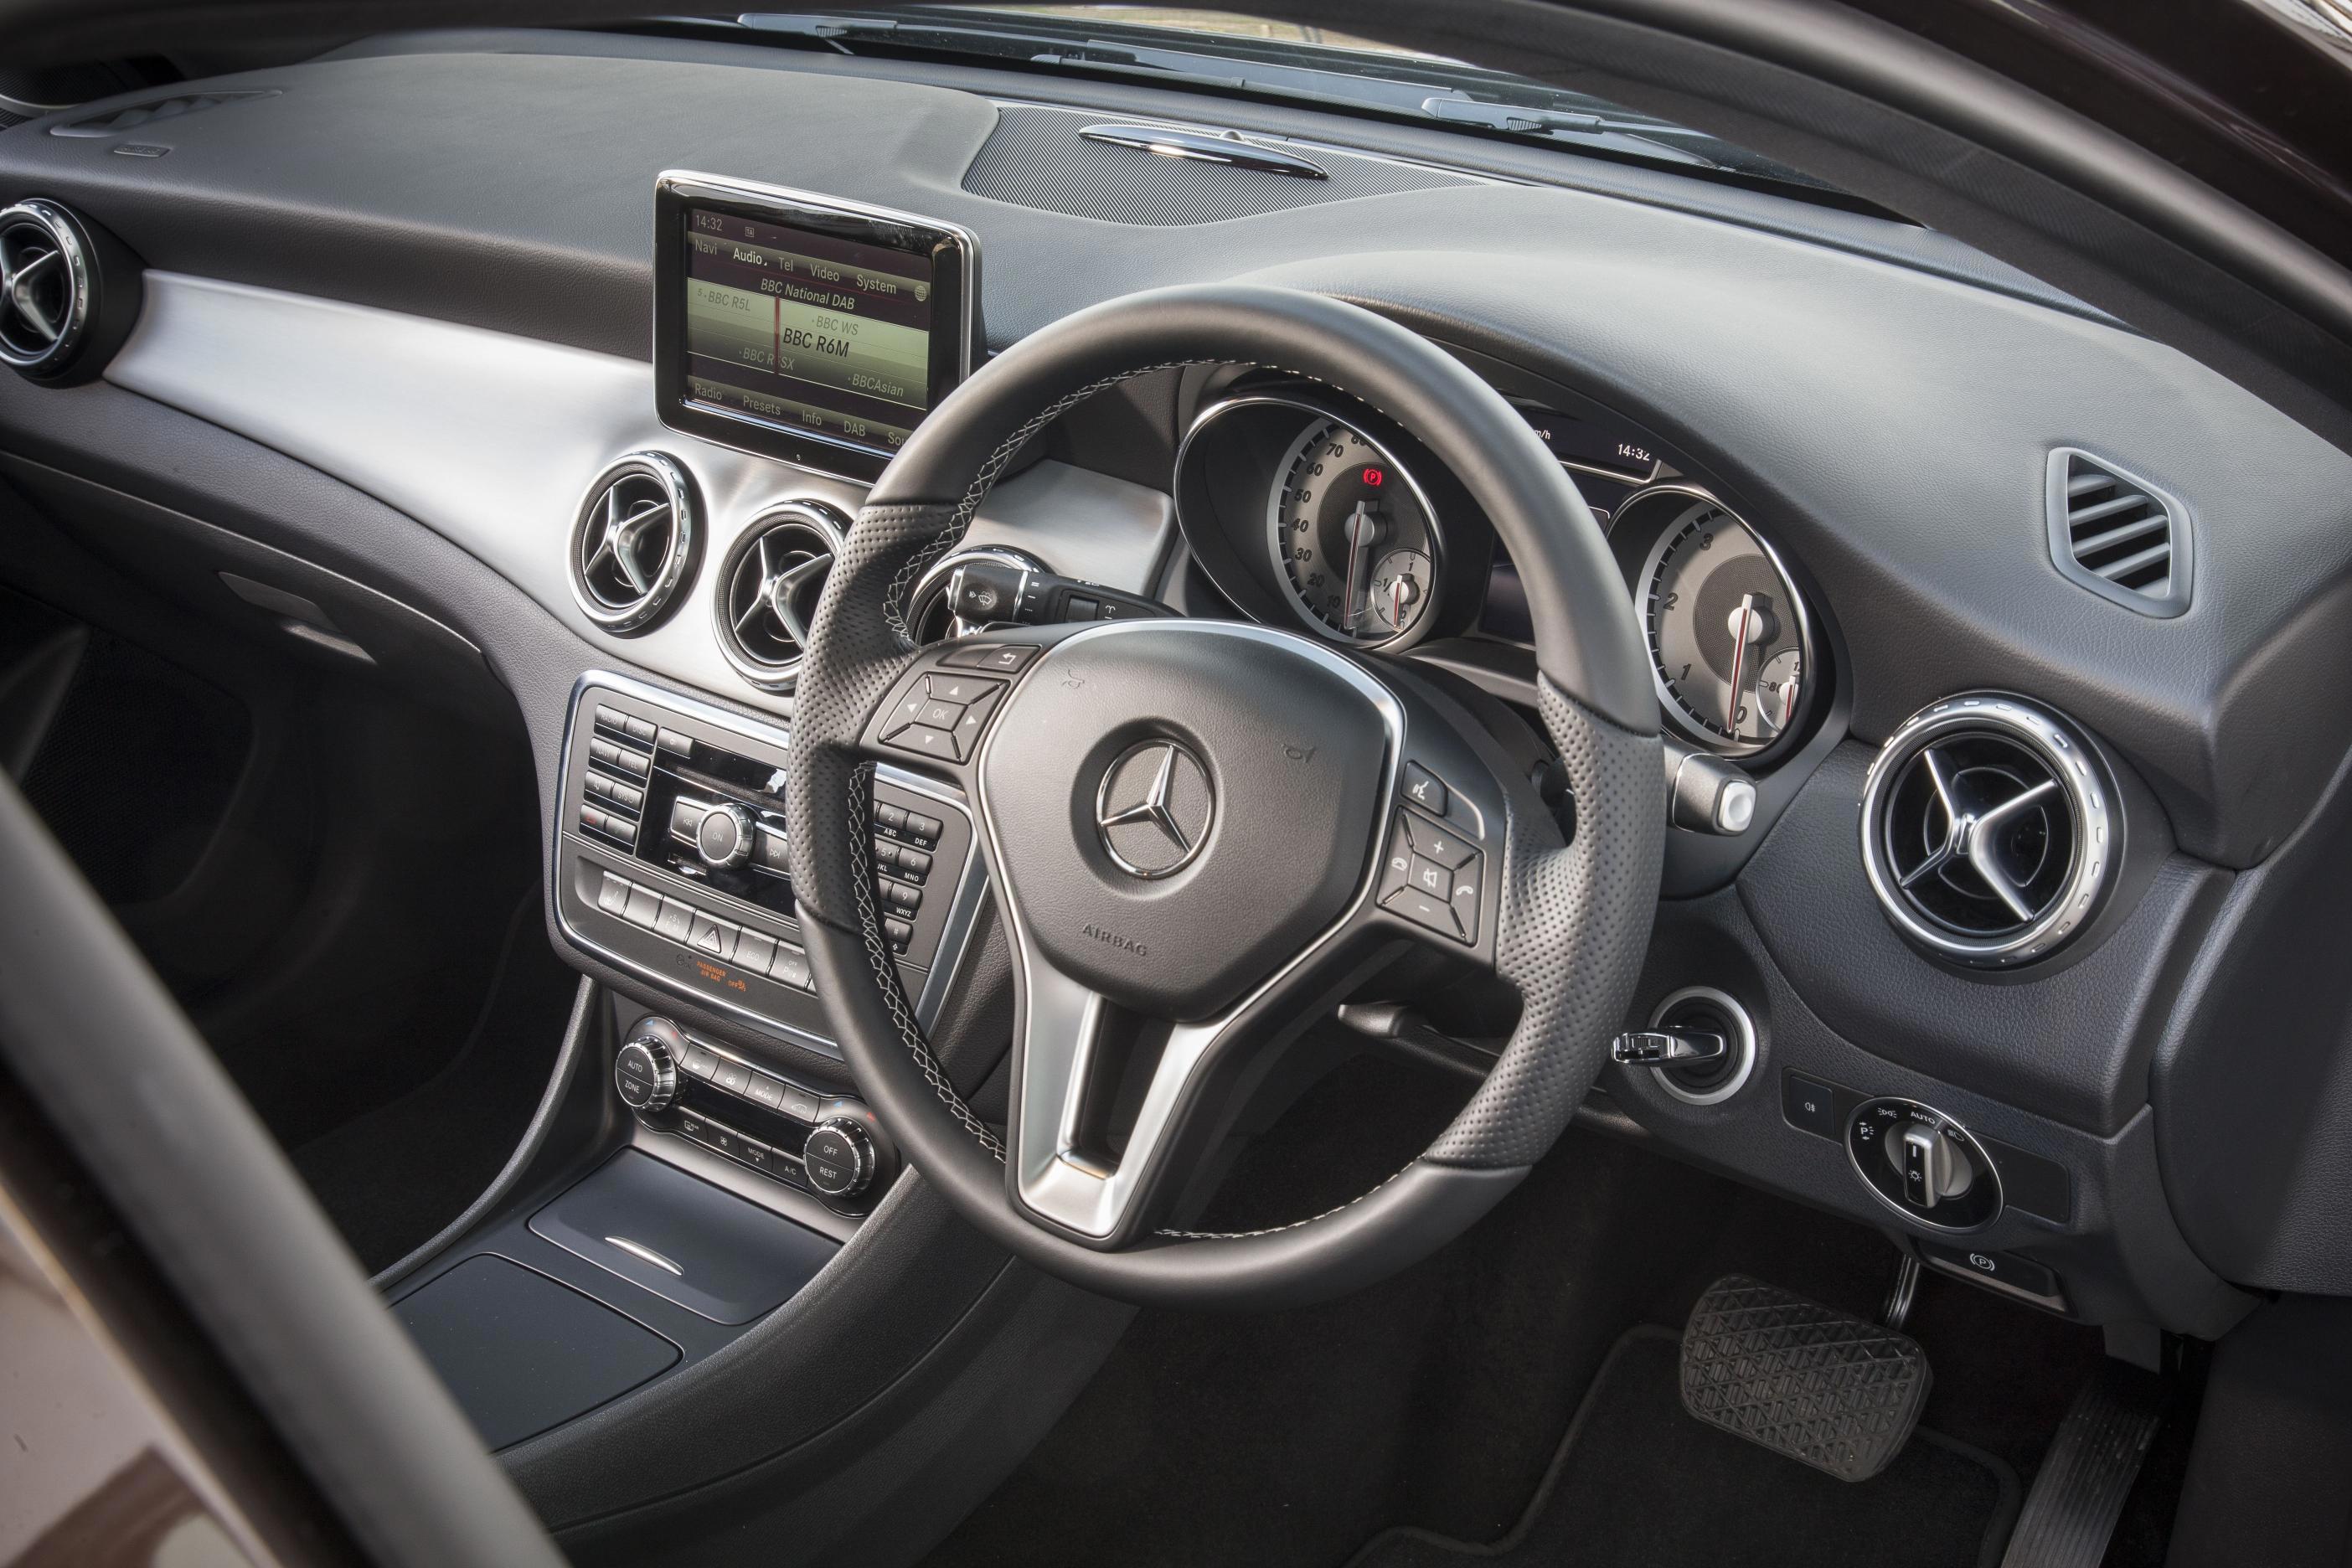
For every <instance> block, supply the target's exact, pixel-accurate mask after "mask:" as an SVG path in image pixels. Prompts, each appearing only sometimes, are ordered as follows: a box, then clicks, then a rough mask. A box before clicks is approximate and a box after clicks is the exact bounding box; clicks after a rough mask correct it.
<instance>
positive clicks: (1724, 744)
mask: <svg viewBox="0 0 2352 1568" xmlns="http://www.w3.org/2000/svg"><path fill="white" fill-rule="evenodd" d="M1652 506H1664V507H1671V508H1673V509H1674V510H1673V511H1672V512H1671V514H1670V515H1668V516H1667V517H1666V518H1665V521H1664V525H1663V526H1662V527H1660V528H1659V531H1658V534H1657V538H1656V542H1655V543H1654V544H1652V545H1651V547H1650V552H1649V555H1648V558H1647V560H1646V561H1645V562H1644V563H1643V567H1642V572H1641V575H1640V578H1639V579H1638V580H1637V582H1636V583H1635V584H1634V593H1635V605H1636V607H1637V608H1638V609H1639V610H1640V612H1641V614H1642V619H1643V629H1644V630H1645V631H1646V632H1647V633H1648V635H1649V643H1650V660H1651V665H1652V667H1653V668H1654V672H1655V674H1656V677H1657V685H1658V695H1659V697H1660V698H1661V700H1663V702H1664V707H1665V712H1666V717H1667V719H1668V720H1669V721H1671V722H1672V723H1673V724H1674V725H1675V727H1676V728H1677V729H1679V730H1681V731H1683V732H1684V733H1685V734H1686V735H1688V736H1689V737H1690V738H1691V739H1692V740H1695V741H1696V742H1699V743H1700V744H1701V745H1704V746H1706V747H1707V748H1709V749H1710V750H1713V751H1717V752H1723V753H1724V754H1726V755H1727V756H1747V755H1749V754H1751V753H1753V752H1760V751H1762V750H1764V749H1765V748H1766V747H1768V746H1769V745H1771V744H1772V742H1775V741H1777V740H1778V739H1780V735H1781V734H1782V732H1783V731H1786V730H1788V729H1789V728H1790V725H1792V724H1794V723H1795V722H1796V721H1797V718H1798V716H1799V715H1800V714H1801V712H1802V711H1803V699H1804V695H1805V691H1806V687H1805V678H1806V672H1807V664H1808V662H1809V658H1810V653H1809V650H1808V648H1807V647H1806V616H1805V606H1804V603H1803V601H1802V600H1801V599H1800V598H1799V597H1798V596H1797V591H1796V589H1795V588H1794V587H1792V586H1791V585H1790V583H1789V579H1788V575H1787V574H1785V573H1784V572H1782V571H1781V569H1780V562H1779V561H1778V560H1777V559H1776V558H1775V557H1774V556H1773V554H1772V552H1771V550H1770V548H1769V546H1767V545H1766V544H1765V543H1764V542H1763V541H1762V540H1761V539H1759V537H1758V536H1757V534H1756V532H1755V531H1754V530H1752V529H1750V528H1749V527H1748V524H1747V523H1745V522H1743V521H1740V520H1739V518H1738V517H1737V516H1735V515H1734V514H1733V513H1732V512H1731V510H1729V509H1728V508H1727V507H1725V506H1723V505H1722V504H1721V503H1720V502H1717V501H1716V500H1711V499H1709V498H1707V497H1705V496H1703V495H1699V494H1696V493H1695V492H1691V491H1687V490H1674V491H1656V492H1651V493H1650V494H1649V495H1647V496H1645V497H1637V498H1635V502H1633V503H1629V504H1628V506H1627V507H1626V508H1625V509H1623V510H1621V512H1620V514H1619V523H1618V526H1620V527H1624V526H1627V525H1628V523H1629V521H1632V515H1631V514H1633V513H1634V512H1636V511H1637V510H1638V511H1640V512H1642V514H1643V515H1644V516H1650V517H1654V516H1655V515H1656V514H1655V513H1651V512H1648V511H1647V508H1649V507H1652ZM1635 525H1636V526H1638V525H1639V524H1638V523H1636V524H1635Z"/></svg>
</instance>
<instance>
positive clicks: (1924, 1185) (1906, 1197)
mask: <svg viewBox="0 0 2352 1568" xmlns="http://www.w3.org/2000/svg"><path fill="white" fill-rule="evenodd" d="M1846 1152H1847V1153H1848V1154H1849V1155H1850V1156H1852V1158H1853V1168H1854V1169H1855V1171H1857V1172H1858V1173H1860V1174H1861V1176H1862V1179H1863V1180H1864V1182H1865V1183H1867V1184H1869V1186H1870V1190H1871V1191H1873V1192H1874V1193H1876V1194H1878V1195H1879V1197H1880V1199H1881V1200H1883V1201H1884V1202H1885V1204H1886V1205H1888V1206H1889V1207H1891V1208H1893V1209H1894V1210H1895V1212H1896V1213H1898V1214H1901V1215H1904V1216H1905V1217H1906V1219H1909V1220H1910V1221H1912V1223H1914V1224H1916V1225H1923V1226H1931V1227H1933V1228H1935V1229H1938V1230H1975V1229H1977V1228H1979V1227H1980V1226H1986V1225H1989V1224H1990V1223H1991V1222H1992V1220H1993V1217H1994V1216H1995V1215H1999V1214H2000V1173H1999V1172H1998V1171H1997V1170H1996V1169H1995V1167H1994V1165H1993V1163H1992V1157H1991V1156H1990V1154H1987V1153H1986V1152H1985V1151H1984V1146H1983V1145H1982V1144H1980V1143H1979V1142H1977V1141H1976V1139H1975V1138H1974V1137H1972V1136H1971V1135H1970V1134H1969V1131H1968V1129H1967V1128H1965V1127H1962V1126H1961V1125H1960V1124H1959V1123H1958V1122H1957V1121H1953V1120H1952V1119H1951V1118H1950V1117H1948V1116H1946V1115H1945V1114H1944V1113H1943V1112H1942V1111H1940V1110H1936V1109H1934V1108H1933V1107H1932V1106H1926V1105H1921V1104H1920V1103H1918V1102H1917V1101H1916V1100H1869V1101H1866V1102H1865V1103H1864V1104H1863V1105H1862V1106H1861V1107H1860V1108H1858V1109H1857V1110H1855V1111H1854V1113H1853V1121H1850V1122H1848V1123H1847V1125H1846Z"/></svg>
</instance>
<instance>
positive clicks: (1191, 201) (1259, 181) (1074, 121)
mask: <svg viewBox="0 0 2352 1568" xmlns="http://www.w3.org/2000/svg"><path fill="white" fill-rule="evenodd" d="M1101 118H1102V117H1101V116H1100V115H1099V114H1074V113H1069V112H1067V111H1066V110H1058V109H1044V108H1038V107H1034V106H1032V105H1028V104H1005V105H1003V106H1002V107H1000V108H999V110H997V121H996V129H995V130H994V131H993V132H991V133H990V135H989V138H988V141H987V142H986V143H985V144H983V145H982V148H981V150H980V154H979V156H977V157H976V158H974V159H973V160H972V162H971V168H969V169H967V170H966V171H964V177H963V188H964V189H965V190H967V191H970V192H971V193H972V194H973V195H981V196H987V197H990V198H992V199H993V200H996V201H1000V202H1011V203H1013V204H1014V205H1018V206H1024V207H1036V208H1039V209H1042V210H1044V211H1045V212H1057V213H1066V214H1068V215H1069V216H1073V217H1091V218H1100V219H1102V220H1103V221H1104V222H1106V223H1123V224H1134V225H1139V226H1179V225H1187V224H1202V223H1219V222H1223V221H1224V220H1225V219H1228V218H1237V217H1252V216H1256V215H1258V214H1260V213H1273V212H1287V211H1290V210H1292V209H1294V208H1297V207H1305V206H1314V205H1318V204H1320V203H1324V202H1340V201H1349V200H1353V199H1356V198H1358V197H1362V196H1380V195H1390V194H1391V193H1393V192H1397V191H1420V190H1431V189H1434V188H1436V187H1439V186H1444V185H1459V184H1478V183H1479V182H1478V181H1476V180H1475V179H1474V178H1472V177H1471V176H1469V175H1466V174H1450V173H1448V172H1447V171H1445V170H1443V169H1432V168H1425V167H1423V166H1420V165H1417V164H1411V163H1390V162H1388V161H1386V160H1384V159H1379V158H1366V157H1360V156H1357V155H1355V154H1352V153H1339V152H1335V151H1331V150H1328V149H1325V148H1320V147H1318V148H1317V149H1316V150H1315V152H1314V154H1313V161H1314V162H1315V163H1316V164H1317V165H1318V167H1320V168H1322V169H1323V170H1324V172H1325V173H1326V174H1327V175H1328V178H1326V179H1321V180H1300V179H1296V178H1293V177H1291V176H1290V175H1287V174H1271V173H1268V172H1266V171H1265V170H1262V169H1243V168H1235V167H1233V166H1232V165H1229V164H1223V163H1202V162H1200V161H1198V160H1195V159H1191V158H1170V157H1163V156H1161V155H1160V154H1159V153H1147V152H1145V151H1143V150H1142V149H1140V148H1137V147H1122V146H1117V145H1114V144H1111V143H1108V142H1090V141H1088V140H1087V139H1086V138H1085V137H1084V136H1082V135H1080V134H1079V132H1082V131H1084V130H1085V129H1086V128H1087V126H1088V125H1091V124H1093V123H1095V122H1096V121H1098V120H1100V119H1101ZM1192 129H1196V130H1198V129H1204V128H1198V127H1196V128H1192ZM1212 133H1214V132H1212ZM1269 144H1271V142H1270V143H1269Z"/></svg>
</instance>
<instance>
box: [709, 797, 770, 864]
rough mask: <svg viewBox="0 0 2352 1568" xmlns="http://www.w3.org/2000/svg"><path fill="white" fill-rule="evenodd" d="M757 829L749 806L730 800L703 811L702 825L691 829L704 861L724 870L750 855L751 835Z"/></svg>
mask: <svg viewBox="0 0 2352 1568" xmlns="http://www.w3.org/2000/svg"><path fill="white" fill-rule="evenodd" d="M759 831H760V819H759V818H758V817H756V816H752V815H751V807H749V806H745V805H737V804H735V803H734V802H733V801H731V800H730V801H728V802H725V803H724V804H722V805H714V806H712V807H711V808H710V809H709V811H706V812H704V813H703V814H702V825H701V826H699V827H697V828H696V829H695V830H694V848H695V852H696V853H697V854H698V855H700V856H701V857H702V863H703V864H704V865H706V866H709V867H711V868H713V869H716V870H720V871H725V870H728V869H730V868H733V867H737V866H740V865H741V864H742V863H743V862H744V861H746V860H749V859H750V858H751V845H752V841H753V837H754V836H755V835H756V834H757V833H758V832H759Z"/></svg>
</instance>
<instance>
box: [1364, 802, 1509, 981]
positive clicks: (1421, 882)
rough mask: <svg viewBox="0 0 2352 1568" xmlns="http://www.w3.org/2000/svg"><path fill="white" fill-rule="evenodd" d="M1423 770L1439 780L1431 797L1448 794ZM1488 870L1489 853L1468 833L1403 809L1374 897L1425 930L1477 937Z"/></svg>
mask: <svg viewBox="0 0 2352 1568" xmlns="http://www.w3.org/2000/svg"><path fill="white" fill-rule="evenodd" d="M1406 767H1407V770H1408V772H1407V776H1406V783H1405V794H1406V795H1407V796H1408V797H1410V796H1411V795H1412V773H1411V770H1412V764H1411V763H1407V764H1406ZM1423 777H1424V778H1428V779H1429V780H1430V782H1431V783H1432V784H1435V785H1436V787H1435V791H1434V792H1433V798H1436V799H1439V800H1443V799H1444V798H1445V797H1446V795H1448V793H1449V792H1448V791H1447V790H1446V788H1445V786H1444V784H1437V783H1436V780H1435V779H1434V778H1433V777H1432V776H1431V775H1429V774H1427V773H1423ZM1485 872H1486V857H1485V856H1484V855H1482V854H1481V853H1480V852H1479V850H1478V848H1477V847H1476V846H1475V845H1473V844H1472V843H1471V842H1470V841H1469V840H1468V839H1467V838H1465V837H1464V836H1462V835H1461V834H1458V833H1456V832H1454V830H1453V829H1452V828H1450V827H1445V826H1440V825H1439V824H1437V823H1433V822H1431V821H1429V820H1428V819H1427V818H1425V817H1423V816H1421V815H1420V814H1419V813H1418V812H1412V811H1400V812H1398V813H1397V819H1396V826H1395V828H1394V829H1393V830H1392V831H1391V833H1390V835H1389V845H1388V849H1387V851H1386V855H1385V858H1383V859H1382V861H1381V880H1380V886H1379V888H1378V889H1376V890H1375V891H1374V894H1373V897H1374V898H1375V899H1376V900H1378V902H1379V904H1380V906H1381V908H1382V909H1384V910H1389V911H1390V912H1391V913H1392V914H1398V915H1402V916H1403V917H1404V918H1405V919H1406V920H1409V921H1412V923H1413V924H1415V925H1417V926H1420V927H1422V928H1423V930H1426V931H1435V932H1437V933H1438V934H1439V935H1440V936H1449V937H1452V938H1453V939H1454V941H1456V942H1476V941H1477V940H1478V900H1479V895H1480V893H1481V891H1482V889H1483V886H1484V883H1485V880H1486V877H1485Z"/></svg>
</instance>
